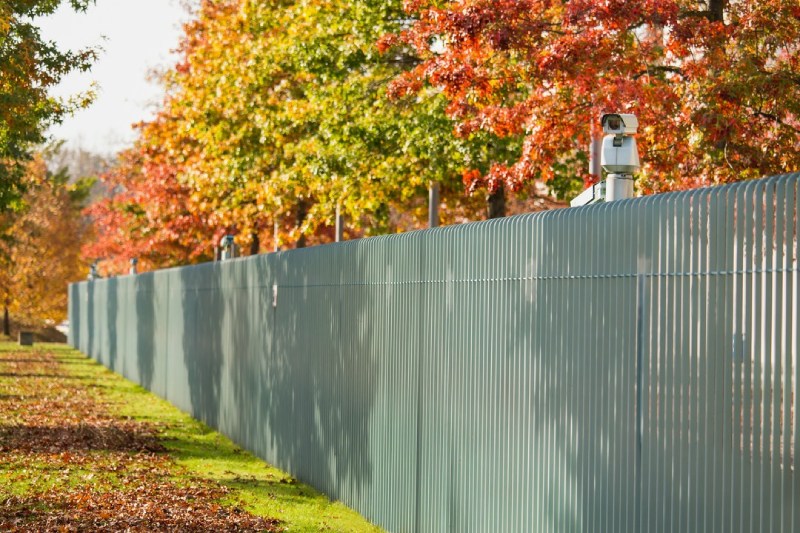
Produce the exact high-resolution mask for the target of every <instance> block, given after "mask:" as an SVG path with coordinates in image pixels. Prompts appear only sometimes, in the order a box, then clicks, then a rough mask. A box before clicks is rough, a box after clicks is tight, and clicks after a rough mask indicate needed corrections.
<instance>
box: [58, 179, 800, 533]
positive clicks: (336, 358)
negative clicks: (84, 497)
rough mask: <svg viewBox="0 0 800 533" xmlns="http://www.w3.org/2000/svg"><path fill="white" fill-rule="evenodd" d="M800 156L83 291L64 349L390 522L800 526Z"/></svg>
mask: <svg viewBox="0 0 800 533" xmlns="http://www.w3.org/2000/svg"><path fill="white" fill-rule="evenodd" d="M799 182H800V174H793V175H787V176H779V177H774V178H769V179H766V180H760V181H750V182H744V183H739V184H736V185H731V186H724V187H717V188H713V189H705V190H695V191H687V192H682V193H675V194H665V195H659V196H653V197H647V198H641V199H636V200H628V201H622V202H615V203H609V204H600V205H594V206H588V207H583V208H576V209H563V210H558V211H551V212H545V213H537V214H533V215H525V216H518V217H511V218H507V219H501V220H495V221H489V222H483V223H477V224H468V225H462V226H450V227H445V228H440V229H434V230H428V231H421V232H414V233H408V234H404V235H393V236H386V237H377V238H371V239H365V240H361V241H353V242H348V243H344V244H337V245H327V246H320V247H315V248H309V249H303V250H295V251H288V252H281V253H276V254H270V255H263V256H257V257H252V258H246V259H240V260H234V261H229V262H224V263H211V264H205V265H200V266H193V267H186V268H181V269H173V270H165V271H159V272H155V273H148V274H142V275H138V276H128V277H122V278H113V279H106V280H99V281H94V282H86V283H80V284H76V285H73V286H71V288H70V324H71V336H70V342H71V343H72V345H73V346H75V347H77V348H79V349H80V350H82V351H83V352H85V353H87V354H89V355H90V356H91V357H93V358H95V359H97V360H98V361H100V362H102V363H103V364H105V365H106V366H108V367H110V368H112V369H114V370H116V371H118V372H120V373H122V374H123V375H125V376H126V377H128V378H130V379H132V380H133V381H136V382H138V383H141V384H142V385H143V386H145V387H146V388H148V389H151V390H153V391H154V392H156V393H157V394H159V395H161V396H162V397H165V398H167V399H168V400H170V401H171V402H172V403H174V404H175V405H177V406H179V407H180V408H182V409H183V410H185V411H187V412H189V413H191V414H193V415H194V416H196V417H197V418H199V419H201V420H203V421H205V422H207V423H208V424H210V425H211V426H213V427H215V428H218V429H220V430H221V431H222V432H224V433H226V434H227V435H230V436H231V437H232V438H233V439H234V440H235V441H236V442H238V443H240V444H241V445H242V446H244V447H246V448H248V449H250V450H253V451H254V452H255V453H257V454H258V455H260V456H261V457H263V458H265V459H267V460H268V461H270V462H272V463H275V464H277V465H279V466H281V467H282V468H284V469H286V470H288V471H289V472H291V473H292V474H293V475H295V476H297V477H298V478H300V479H302V480H304V481H307V482H309V483H311V484H312V485H314V486H316V487H318V488H319V489H321V490H323V491H325V492H326V493H327V494H329V495H330V496H331V497H333V498H338V499H341V500H343V501H344V502H346V503H347V504H349V505H351V506H353V507H354V508H356V509H358V510H359V511H361V512H362V513H363V514H364V515H365V516H367V517H368V518H370V519H371V520H373V521H374V522H376V523H378V524H380V525H382V526H384V527H385V528H387V529H389V530H391V531H395V532H404V531H420V532H423V531H424V532H428V531H436V532H469V531H480V532H490V531H491V532H495V531H508V532H522V531H614V532H617V531H653V532H655V531H669V532H672V531H698V532H705V531H726V532H727V531H800V477H798V474H797V472H796V469H795V460H796V459H795V458H796V457H797V452H798V441H799V440H800V439H798V430H799V427H800V426H799V425H798V421H797V411H796V408H795V407H796V404H795V401H796V400H795V399H796V393H797V384H798V381H800V366H799V365H798V361H797V352H798V335H797V334H798V329H799V328H798V322H799V321H800V310H798V302H799V301H800V298H798V287H800V282H799V280H798V263H797V253H798V247H797V243H798V234H800V217H798V201H799V200H800V191H798V183H799Z"/></svg>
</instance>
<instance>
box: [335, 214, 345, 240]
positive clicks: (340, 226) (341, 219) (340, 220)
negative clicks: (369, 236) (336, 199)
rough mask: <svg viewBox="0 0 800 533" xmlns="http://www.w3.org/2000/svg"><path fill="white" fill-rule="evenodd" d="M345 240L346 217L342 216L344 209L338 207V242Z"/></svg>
mask: <svg viewBox="0 0 800 533" xmlns="http://www.w3.org/2000/svg"><path fill="white" fill-rule="evenodd" d="M343 240H344V216H343V215H342V208H341V207H340V206H338V205H337V206H336V242H342V241H343Z"/></svg>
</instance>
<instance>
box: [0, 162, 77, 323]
mask: <svg viewBox="0 0 800 533" xmlns="http://www.w3.org/2000/svg"><path fill="white" fill-rule="evenodd" d="M23 180H24V182H23V184H24V186H25V188H26V189H27V192H26V193H25V194H24V196H23V197H22V204H21V207H20V208H19V209H18V210H16V211H10V210H9V211H6V212H5V213H3V214H2V216H0V230H1V231H0V290H2V292H1V293H0V298H2V305H3V308H4V312H3V332H4V333H5V334H6V335H8V334H9V333H10V331H9V330H10V325H9V314H11V315H13V316H14V317H15V319H16V321H17V322H19V323H21V324H24V325H26V326H42V325H52V324H55V323H58V322H61V321H63V320H64V319H65V318H66V309H67V291H66V286H67V284H68V283H69V282H73V281H78V280H80V279H81V278H82V277H83V276H85V273H86V264H85V262H84V261H83V259H82V258H81V254H80V249H81V245H82V243H83V242H84V241H85V240H86V238H87V237H88V232H89V227H88V225H87V224H86V223H85V221H84V220H83V217H82V216H81V212H80V211H81V208H82V205H83V203H84V201H85V200H86V198H87V197H88V194H89V191H90V189H91V186H92V180H91V179H88V180H79V181H77V182H75V183H72V184H70V183H69V175H68V174H67V173H66V172H58V173H55V174H53V173H50V172H48V171H47V168H46V165H45V163H44V161H43V160H42V159H41V157H37V158H36V159H34V160H33V161H32V162H30V163H28V165H27V172H26V173H25V175H24V178H23Z"/></svg>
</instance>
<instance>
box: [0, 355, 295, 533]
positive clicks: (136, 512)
mask: <svg viewBox="0 0 800 533" xmlns="http://www.w3.org/2000/svg"><path fill="white" fill-rule="evenodd" d="M11 346H12V345H9V344H3V345H0V531H59V532H61V531H280V530H282V528H281V527H280V525H279V524H278V523H277V521H276V520H270V519H265V518H261V517H256V516H253V515H251V514H248V513H246V512H245V511H243V510H241V509H240V508H237V507H229V506H224V505H221V504H220V501H221V500H222V499H223V498H224V496H225V494H226V492H227V489H226V488H225V487H223V486H221V485H218V484H215V483H212V482H210V481H206V480H203V479H200V478H197V477H195V476H190V475H187V474H186V472H182V471H181V469H180V467H179V466H178V465H176V464H175V462H174V461H173V459H172V458H171V457H170V456H169V454H168V453H167V452H166V450H165V448H164V447H163V446H162V444H161V443H160V441H159V430H160V428H158V427H156V426H154V425H153V424H148V423H145V422H141V421H134V420H126V419H123V418H121V417H118V416H115V415H114V414H113V410H112V409H110V407H109V404H108V403H107V402H106V401H105V400H104V393H103V385H102V384H99V383H97V382H96V381H95V380H93V379H92V378H91V375H87V374H86V373H84V372H81V371H80V369H81V365H87V364H89V363H88V361H87V360H86V359H84V358H83V357H81V356H79V355H76V354H75V353H74V352H68V351H65V350H63V349H62V350H59V349H58V348H57V347H53V348H49V349H48V348H45V349H35V350H25V351H21V350H17V349H13V348H11Z"/></svg>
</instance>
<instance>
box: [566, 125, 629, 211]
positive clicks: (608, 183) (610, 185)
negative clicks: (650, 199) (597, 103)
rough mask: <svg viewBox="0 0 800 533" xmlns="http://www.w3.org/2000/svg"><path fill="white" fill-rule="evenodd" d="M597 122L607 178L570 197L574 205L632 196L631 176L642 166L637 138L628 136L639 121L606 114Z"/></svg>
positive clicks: (601, 157)
mask: <svg viewBox="0 0 800 533" xmlns="http://www.w3.org/2000/svg"><path fill="white" fill-rule="evenodd" d="M600 124H601V125H602V126H603V133H605V134H606V135H605V136H604V137H603V144H602V148H601V150H600V166H601V167H603V170H605V171H606V172H607V175H606V179H605V180H603V181H601V182H600V183H596V184H594V185H593V186H591V187H589V188H588V189H586V190H585V191H583V192H582V193H581V194H579V195H578V196H576V197H575V198H573V199H572V201H571V202H570V205H571V206H573V207H578V206H582V205H587V204H593V203H595V202H611V201H614V200H622V199H625V198H632V197H633V175H634V174H635V173H636V171H637V170H639V167H640V166H641V165H640V164H639V149H638V148H637V147H636V139H635V138H633V137H631V135H634V134H635V133H636V132H637V131H638V129H639V120H638V119H637V118H636V115H631V114H630V113H606V114H604V115H603V116H602V118H601V119H600Z"/></svg>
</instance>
